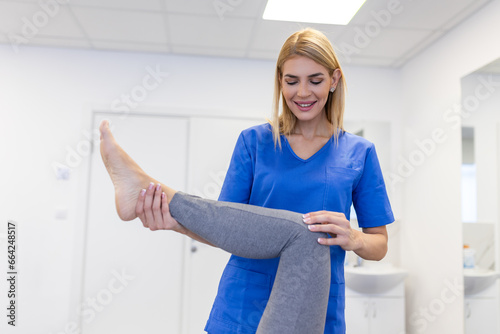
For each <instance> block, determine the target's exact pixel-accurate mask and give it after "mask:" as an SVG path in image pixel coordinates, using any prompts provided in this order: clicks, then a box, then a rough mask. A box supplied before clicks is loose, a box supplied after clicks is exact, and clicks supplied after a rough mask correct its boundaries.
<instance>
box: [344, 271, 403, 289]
mask: <svg viewBox="0 0 500 334" xmlns="http://www.w3.org/2000/svg"><path fill="white" fill-rule="evenodd" d="M344 276H345V284H346V286H347V287H348V288H349V289H351V290H354V291H356V292H359V293H371V294H374V293H376V294H377V293H384V292H386V291H388V290H390V289H392V288H394V287H395V286H396V285H398V284H399V283H401V282H402V281H403V280H404V279H405V277H406V276H408V272H407V271H406V270H404V269H400V268H395V267H392V266H389V267H384V266H382V267H345V268H344Z"/></svg>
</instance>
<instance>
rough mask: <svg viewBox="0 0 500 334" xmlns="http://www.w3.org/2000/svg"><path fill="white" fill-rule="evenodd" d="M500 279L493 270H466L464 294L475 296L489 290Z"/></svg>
mask: <svg viewBox="0 0 500 334" xmlns="http://www.w3.org/2000/svg"><path fill="white" fill-rule="evenodd" d="M499 277H500V274H499V273H498V272H496V271H493V270H486V269H464V294H466V295H473V294H475V293H478V292H481V291H483V290H486V288H489V287H490V286H492V285H493V283H495V281H496V280H497V279H498V278H499Z"/></svg>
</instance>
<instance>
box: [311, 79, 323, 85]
mask: <svg viewBox="0 0 500 334" xmlns="http://www.w3.org/2000/svg"><path fill="white" fill-rule="evenodd" d="M322 82H323V80H321V81H311V83H312V84H313V85H319V84H320V83H322Z"/></svg>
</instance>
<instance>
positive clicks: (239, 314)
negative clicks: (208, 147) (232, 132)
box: [205, 124, 394, 334]
mask: <svg viewBox="0 0 500 334" xmlns="http://www.w3.org/2000/svg"><path fill="white" fill-rule="evenodd" d="M281 143H282V149H280V148H279V146H278V147H277V148H275V146H274V141H273V136H272V129H271V126H270V125H269V124H262V125H258V126H255V127H252V128H249V129H247V130H244V131H243V132H242V133H241V134H240V136H239V138H238V141H237V143H236V147H235V149H234V152H233V156H232V159H231V163H230V166H229V169H228V172H227V174H226V178H225V180H224V185H223V187H222V191H221V194H220V197H219V200H221V201H229V202H238V203H248V204H253V205H258V206H263V207H267V208H274V209H284V210H290V211H295V212H299V213H308V212H313V211H319V210H327V211H334V212H342V213H344V214H345V216H346V217H347V219H350V208H351V204H353V205H354V208H355V210H356V215H357V219H358V224H359V226H360V227H364V228H366V227H376V226H382V225H386V224H390V223H392V222H393V221H394V217H393V214H392V210H391V206H390V203H389V199H388V197H387V192H386V188H385V183H384V179H383V177H382V172H381V170H380V165H379V162H378V158H377V154H376V152H375V147H374V145H373V144H372V143H370V142H369V141H368V140H366V139H364V138H362V137H359V136H356V135H353V134H350V133H348V132H343V133H342V134H341V135H340V136H339V138H338V145H337V144H336V143H335V141H334V138H333V137H332V138H331V139H330V140H329V141H328V142H327V143H326V144H325V145H324V146H323V147H322V148H321V149H320V150H319V151H318V152H316V153H315V154H314V155H313V156H311V157H310V158H308V159H302V158H300V157H298V156H297V155H296V154H295V153H294V152H293V150H292V148H291V147H290V145H289V143H288V141H287V139H286V137H285V136H281ZM330 252H331V268H332V275H331V285H330V299H329V304H328V311H327V318H326V326H325V333H329V334H330V333H331V334H339V333H345V320H344V308H345V286H344V256H345V251H344V250H342V248H340V247H339V246H331V247H330ZM278 262H279V258H275V259H268V260H255V259H248V258H242V257H238V256H234V255H233V256H231V258H230V259H229V262H228V264H227V266H226V268H225V270H224V272H223V274H222V278H221V281H220V283H219V289H218V293H217V297H216V299H215V302H214V305H213V307H212V311H211V313H210V318H209V320H208V322H207V325H206V327H205V331H207V332H208V333H210V334H246V333H249V334H250V333H252V334H253V333H255V332H256V330H257V326H258V324H259V321H260V318H261V316H262V313H263V312H264V309H265V307H266V304H267V301H268V299H269V296H270V293H271V289H272V286H273V282H274V278H275V276H276V270H277V268H278Z"/></svg>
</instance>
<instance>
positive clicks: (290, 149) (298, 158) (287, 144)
mask: <svg viewBox="0 0 500 334" xmlns="http://www.w3.org/2000/svg"><path fill="white" fill-rule="evenodd" d="M281 137H282V138H284V139H285V143H286V146H287V147H288V150H289V151H290V153H291V154H292V155H293V156H294V157H295V158H296V159H297V160H299V161H302V162H308V161H311V160H313V159H314V158H316V157H317V156H318V155H319V154H320V153H321V152H323V151H324V150H326V148H327V146H330V145H331V142H332V141H333V135H332V136H331V137H330V139H328V141H327V142H326V143H325V144H324V145H323V146H321V148H320V149H319V150H317V151H316V152H315V153H314V154H313V155H311V156H310V157H309V158H307V159H302V158H301V157H299V156H298V155H297V154H296V153H295V151H294V150H293V148H292V145H290V142H289V141H288V138H287V137H286V136H285V135H281Z"/></svg>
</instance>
